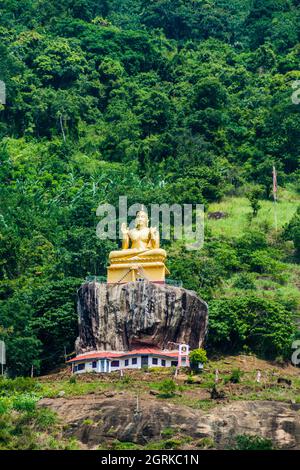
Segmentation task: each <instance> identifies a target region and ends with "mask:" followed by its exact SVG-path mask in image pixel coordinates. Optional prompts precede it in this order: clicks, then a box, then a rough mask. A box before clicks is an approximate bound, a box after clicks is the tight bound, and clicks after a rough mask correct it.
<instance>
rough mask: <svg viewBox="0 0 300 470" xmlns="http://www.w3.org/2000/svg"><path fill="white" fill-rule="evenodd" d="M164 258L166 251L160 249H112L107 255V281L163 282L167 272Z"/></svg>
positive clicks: (111, 282)
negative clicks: (108, 264) (108, 262)
mask: <svg viewBox="0 0 300 470" xmlns="http://www.w3.org/2000/svg"><path fill="white" fill-rule="evenodd" d="M165 259H166V252H165V250H162V249H155V250H135V249H131V250H122V251H112V252H111V253H110V255H109V260H110V266H108V268H107V282H108V284H116V283H119V284H121V283H125V282H135V281H138V280H141V279H144V280H146V281H151V282H165V277H166V275H167V274H169V271H168V269H167V268H166V266H165V263H164V261H165Z"/></svg>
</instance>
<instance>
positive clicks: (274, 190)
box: [273, 166, 278, 232]
mask: <svg viewBox="0 0 300 470" xmlns="http://www.w3.org/2000/svg"><path fill="white" fill-rule="evenodd" d="M273 199H274V222H275V230H276V232H277V230H278V220H277V174H276V168H275V166H273Z"/></svg>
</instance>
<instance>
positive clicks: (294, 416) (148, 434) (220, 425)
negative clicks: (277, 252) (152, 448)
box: [40, 392, 300, 450]
mask: <svg viewBox="0 0 300 470" xmlns="http://www.w3.org/2000/svg"><path fill="white" fill-rule="evenodd" d="M40 405H42V406H48V407H51V408H52V409H53V410H55V411H56V412H57V413H58V415H59V416H60V417H61V418H62V420H63V422H64V423H65V429H66V434H67V435H68V436H69V437H70V436H73V437H76V438H77V439H78V440H79V441H81V442H82V443H83V445H85V446H86V447H87V448H96V447H97V446H98V445H99V444H101V443H102V442H106V443H107V442H108V441H109V440H114V439H118V440H120V441H126V442H134V443H137V444H141V445H145V444H146V443H148V442H149V441H151V440H160V439H162V431H163V430H164V429H165V428H173V429H174V431H175V432H176V433H178V434H180V435H181V436H190V437H191V438H193V440H195V441H198V440H200V439H202V438H210V439H211V440H212V442H213V443H214V444H213V445H214V448H216V449H225V448H228V447H231V446H232V445H234V444H235V437H236V436H237V435H242V434H248V435H249V434H251V435H258V436H261V437H263V438H268V439H270V440H271V441H272V442H273V445H274V446H275V447H278V448H282V449H298V450H300V404H295V405H292V404H289V403H283V402H276V401H237V402H233V403H227V404H224V405H218V406H216V407H215V408H213V409H212V410H210V411H209V412H205V411H202V410H198V409H191V408H189V407H187V406H179V405H175V404H172V403H167V402H164V401H162V400H159V401H158V400H157V399H156V398H154V397H151V398H150V397H147V398H144V399H140V402H139V408H138V409H137V402H136V398H135V397H134V396H130V395H124V394H123V393H122V392H120V393H119V394H118V393H115V394H114V397H113V398H106V397H105V396H103V397H101V396H92V397H91V396H86V397H79V398H73V399H63V398H57V399H43V400H42V401H41V402H40ZM87 422H88V423H89V424H86V423H87Z"/></svg>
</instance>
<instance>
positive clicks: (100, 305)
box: [76, 281, 208, 354]
mask: <svg viewBox="0 0 300 470" xmlns="http://www.w3.org/2000/svg"><path fill="white" fill-rule="evenodd" d="M78 314H79V337H78V339H77V341H76V352H77V354H79V353H82V352H87V351H94V350H104V351H105V350H109V351H126V350H128V349H130V348H131V347H133V346H136V345H137V344H143V345H145V344H149V345H152V346H157V347H159V348H161V349H170V348H171V347H172V343H179V342H180V343H187V344H189V345H190V347H191V348H192V349H193V348H198V347H201V345H202V344H203V342H204V338H205V334H206V330H207V320H208V308H207V305H206V303H205V302H204V301H203V300H201V299H200V298H199V297H198V296H197V295H196V293H195V292H193V291H189V290H186V289H183V288H180V287H173V286H168V285H165V284H154V283H152V282H148V281H140V282H129V283H127V284H119V285H116V284H105V283H97V282H88V283H85V284H83V285H82V286H81V287H80V289H79V291H78Z"/></svg>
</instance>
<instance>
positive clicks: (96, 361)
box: [67, 348, 188, 374]
mask: <svg viewBox="0 0 300 470" xmlns="http://www.w3.org/2000/svg"><path fill="white" fill-rule="evenodd" d="M67 362H68V363H69V364H71V365H72V372H73V373H75V374H79V373H84V372H98V373H103V372H113V371H115V370H126V369H141V368H143V367H172V366H175V367H177V366H178V351H168V350H161V349H156V348H142V349H134V350H132V351H126V352H124V351H123V352H116V351H113V352H109V351H93V352H88V353H85V354H80V355H78V356H76V357H74V358H73V359H70V360H69V361H67ZM186 365H188V364H187V358H186V357H181V366H182V367H185V366H186Z"/></svg>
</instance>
